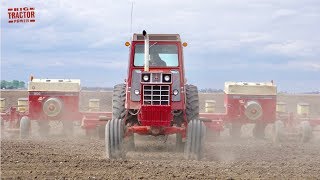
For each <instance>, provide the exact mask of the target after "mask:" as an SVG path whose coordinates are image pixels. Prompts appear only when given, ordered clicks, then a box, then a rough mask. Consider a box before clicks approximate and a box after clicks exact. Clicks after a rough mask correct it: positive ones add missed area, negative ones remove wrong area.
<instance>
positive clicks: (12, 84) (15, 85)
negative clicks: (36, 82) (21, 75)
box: [1, 80, 26, 89]
mask: <svg viewBox="0 0 320 180" xmlns="http://www.w3.org/2000/svg"><path fill="white" fill-rule="evenodd" d="M25 86H26V83H25V82H23V81H18V80H13V81H6V80H1V89H24V88H25Z"/></svg>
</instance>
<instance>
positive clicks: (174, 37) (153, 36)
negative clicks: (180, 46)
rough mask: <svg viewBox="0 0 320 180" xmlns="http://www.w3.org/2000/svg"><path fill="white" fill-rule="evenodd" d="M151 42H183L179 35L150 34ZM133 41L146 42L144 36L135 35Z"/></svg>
mask: <svg viewBox="0 0 320 180" xmlns="http://www.w3.org/2000/svg"><path fill="white" fill-rule="evenodd" d="M148 35H149V40H150V41H177V42H181V39H180V35H179V34H148ZM133 41H144V37H143V35H142V34H136V33H134V34H133Z"/></svg>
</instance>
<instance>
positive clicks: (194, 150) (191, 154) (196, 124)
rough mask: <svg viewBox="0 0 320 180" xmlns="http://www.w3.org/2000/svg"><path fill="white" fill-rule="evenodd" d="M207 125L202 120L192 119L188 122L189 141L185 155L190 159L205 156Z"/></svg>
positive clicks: (198, 158)
mask: <svg viewBox="0 0 320 180" xmlns="http://www.w3.org/2000/svg"><path fill="white" fill-rule="evenodd" d="M205 134H206V127H205V125H204V124H203V122H201V121H200V120H191V121H190V122H189V123H188V129H187V142H186V144H185V149H184V156H185V158H186V159H190V160H200V159H201V158H202V156H203V147H204V141H205Z"/></svg>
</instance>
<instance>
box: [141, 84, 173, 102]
mask: <svg viewBox="0 0 320 180" xmlns="http://www.w3.org/2000/svg"><path fill="white" fill-rule="evenodd" d="M169 92H170V86H169V85H144V86H143V104H144V105H169V102H170V93H169Z"/></svg>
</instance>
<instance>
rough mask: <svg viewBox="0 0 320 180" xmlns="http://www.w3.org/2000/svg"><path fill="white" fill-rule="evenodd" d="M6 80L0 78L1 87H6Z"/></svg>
mask: <svg viewBox="0 0 320 180" xmlns="http://www.w3.org/2000/svg"><path fill="white" fill-rule="evenodd" d="M7 84H8V82H7V81H6V80H1V89H6V87H7Z"/></svg>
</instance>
